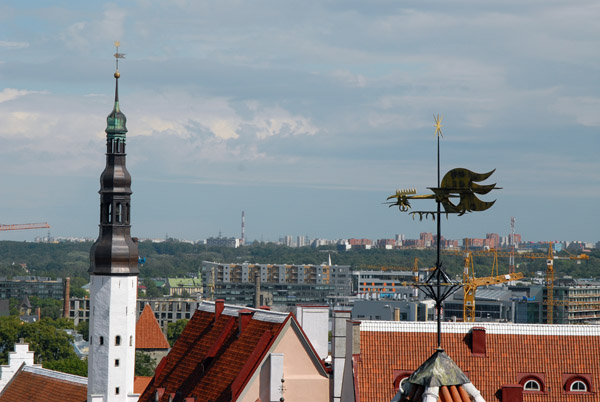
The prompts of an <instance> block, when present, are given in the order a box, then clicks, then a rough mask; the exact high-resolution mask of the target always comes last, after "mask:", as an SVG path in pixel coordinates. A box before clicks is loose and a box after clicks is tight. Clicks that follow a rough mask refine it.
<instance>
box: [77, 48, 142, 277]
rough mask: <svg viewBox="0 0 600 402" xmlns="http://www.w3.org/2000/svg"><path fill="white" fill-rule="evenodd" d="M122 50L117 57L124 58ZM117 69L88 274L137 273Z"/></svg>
mask: <svg viewBox="0 0 600 402" xmlns="http://www.w3.org/2000/svg"><path fill="white" fill-rule="evenodd" d="M122 56H123V55H122V54H121V53H118V51H117V53H116V54H115V57H117V62H118V57H122ZM120 76H121V74H120V73H119V70H118V65H117V71H116V72H115V74H114V77H115V104H114V108H113V110H112V112H111V113H110V114H109V115H108V117H107V118H106V122H107V126H106V167H105V169H104V172H103V173H102V175H101V176H100V235H99V236H98V240H96V243H94V245H93V246H92V249H91V255H90V261H91V264H90V269H89V271H88V272H89V273H90V274H92V273H93V274H94V275H132V274H133V275H137V274H138V273H139V270H138V267H137V265H138V261H137V260H138V247H137V243H135V242H134V241H133V240H132V238H131V234H130V229H131V223H130V217H131V213H130V208H131V175H130V174H129V172H128V171H127V168H126V167H125V157H126V154H125V140H126V133H127V127H126V123H127V118H126V117H125V115H124V114H123V112H121V108H120V106H119V78H120Z"/></svg>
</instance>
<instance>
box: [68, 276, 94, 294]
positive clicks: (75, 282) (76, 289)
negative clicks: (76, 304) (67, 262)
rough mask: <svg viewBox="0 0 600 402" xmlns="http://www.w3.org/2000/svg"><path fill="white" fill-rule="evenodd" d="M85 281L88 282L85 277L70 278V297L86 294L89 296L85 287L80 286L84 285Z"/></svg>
mask: <svg viewBox="0 0 600 402" xmlns="http://www.w3.org/2000/svg"><path fill="white" fill-rule="evenodd" d="M87 283H88V280H87V279H86V278H82V277H75V278H71V289H70V296H71V297H87V296H89V293H88V292H87V291H86V290H85V289H82V288H81V287H82V286H85V285H86V284H87Z"/></svg>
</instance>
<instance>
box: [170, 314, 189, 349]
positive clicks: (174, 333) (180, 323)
mask: <svg viewBox="0 0 600 402" xmlns="http://www.w3.org/2000/svg"><path fill="white" fill-rule="evenodd" d="M188 321H189V320H177V321H175V322H170V323H169V324H168V325H167V340H168V341H169V345H171V347H173V345H175V342H176V341H177V338H179V335H181V333H182V332H183V330H184V328H185V326H186V325H187V323H188Z"/></svg>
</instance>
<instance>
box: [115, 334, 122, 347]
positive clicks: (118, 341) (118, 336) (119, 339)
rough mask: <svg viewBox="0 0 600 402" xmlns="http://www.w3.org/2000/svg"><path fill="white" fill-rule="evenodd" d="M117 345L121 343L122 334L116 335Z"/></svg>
mask: <svg viewBox="0 0 600 402" xmlns="http://www.w3.org/2000/svg"><path fill="white" fill-rule="evenodd" d="M115 345H117V346H119V345H121V336H120V335H117V336H115Z"/></svg>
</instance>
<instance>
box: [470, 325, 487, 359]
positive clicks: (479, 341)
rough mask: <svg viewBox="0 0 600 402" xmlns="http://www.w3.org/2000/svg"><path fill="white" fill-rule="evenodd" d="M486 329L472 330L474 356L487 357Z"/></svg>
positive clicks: (474, 328)
mask: <svg viewBox="0 0 600 402" xmlns="http://www.w3.org/2000/svg"><path fill="white" fill-rule="evenodd" d="M485 352H486V350H485V328H483V327H473V328H472V329H471V353H472V354H473V356H480V357H485Z"/></svg>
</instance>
